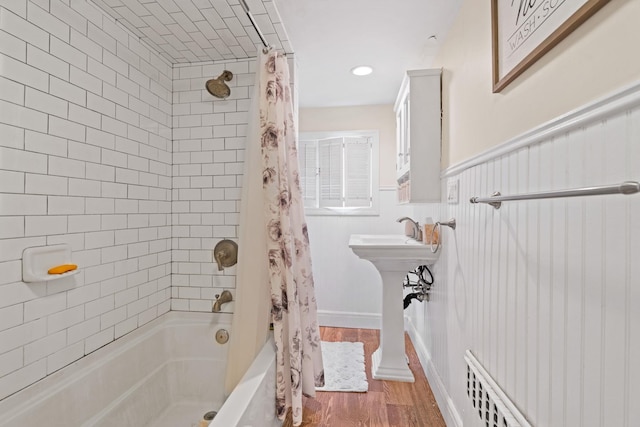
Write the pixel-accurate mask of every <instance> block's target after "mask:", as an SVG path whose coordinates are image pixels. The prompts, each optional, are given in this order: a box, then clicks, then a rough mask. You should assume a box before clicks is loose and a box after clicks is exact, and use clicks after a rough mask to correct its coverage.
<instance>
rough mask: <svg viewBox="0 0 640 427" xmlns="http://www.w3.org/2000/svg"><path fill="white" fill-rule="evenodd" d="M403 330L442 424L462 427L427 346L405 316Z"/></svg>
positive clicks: (449, 426) (450, 426)
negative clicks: (426, 382)
mask: <svg viewBox="0 0 640 427" xmlns="http://www.w3.org/2000/svg"><path fill="white" fill-rule="evenodd" d="M405 329H406V331H407V333H408V334H409V338H411V342H412V343H413V347H414V348H415V349H416V353H417V354H418V358H419V359H420V364H421V365H422V370H423V371H424V374H425V375H426V376H427V380H428V381H429V385H430V386H431V390H432V391H433V395H434V396H435V398H436V402H437V403H438V407H439V408H440V412H441V413H442V417H443V418H444V422H445V423H446V424H447V426H448V427H463V423H462V418H461V417H460V414H458V410H457V409H456V406H455V404H454V403H453V399H451V397H450V396H449V394H448V393H447V389H446V388H445V386H444V383H443V382H442V380H441V379H440V375H438V372H437V371H436V367H435V366H434V365H433V362H432V360H431V355H430V354H429V350H427V346H426V345H425V344H424V341H423V340H422V337H420V334H419V333H418V331H417V330H416V328H415V326H414V325H413V323H412V322H411V319H410V318H407V317H406V316H405Z"/></svg>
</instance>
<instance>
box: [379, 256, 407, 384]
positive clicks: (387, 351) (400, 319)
mask: <svg viewBox="0 0 640 427" xmlns="http://www.w3.org/2000/svg"><path fill="white" fill-rule="evenodd" d="M381 264H382V265H381ZM398 264H403V263H398ZM374 265H375V266H376V268H377V269H378V271H379V272H380V276H381V277H382V327H381V328H380V347H378V349H377V350H376V351H375V352H374V353H373V355H372V356H371V362H372V363H371V367H372V368H371V376H372V377H373V378H374V379H376V380H392V381H404V382H410V383H412V382H414V381H415V379H414V377H413V373H412V372H411V369H409V366H408V365H407V356H406V354H405V351H404V345H405V343H404V307H403V304H402V298H403V292H402V289H403V288H402V281H403V280H404V277H405V276H406V274H407V272H408V271H409V270H408V269H404V268H402V267H403V266H402V265H397V264H396V265H395V266H391V265H389V264H388V263H380V262H374ZM394 267H395V268H394Z"/></svg>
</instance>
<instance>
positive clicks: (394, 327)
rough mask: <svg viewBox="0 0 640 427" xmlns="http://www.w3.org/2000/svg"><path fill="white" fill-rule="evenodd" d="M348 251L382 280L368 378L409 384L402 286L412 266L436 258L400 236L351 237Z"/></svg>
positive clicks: (436, 257) (421, 247) (423, 247)
mask: <svg viewBox="0 0 640 427" xmlns="http://www.w3.org/2000/svg"><path fill="white" fill-rule="evenodd" d="M349 247H350V248H351V250H352V251H353V253H354V254H356V255H357V256H358V257H359V258H361V259H364V260H367V261H369V262H370V263H372V264H373V266H374V267H375V268H376V269H377V270H378V273H380V277H382V325H381V328H380V347H378V349H377V350H376V351H375V352H374V353H373V355H372V356H371V362H372V363H371V368H372V369H371V374H372V376H373V378H374V379H376V380H392V381H404V382H411V383H412V382H414V381H415V379H414V378H413V373H412V372H411V369H409V366H408V365H407V356H406V355H405V352H404V307H403V304H402V302H403V301H402V294H403V292H402V290H403V288H402V282H403V280H404V277H405V276H406V275H407V273H408V272H409V271H411V270H413V269H414V268H416V266H418V265H422V264H426V265H433V263H434V262H436V260H437V259H438V254H437V253H433V252H431V250H430V249H429V246H427V245H423V244H422V243H421V242H417V241H415V240H413V239H410V238H408V237H407V236H405V235H404V234H400V235H398V234H380V235H375V234H352V235H351V237H350V238H349Z"/></svg>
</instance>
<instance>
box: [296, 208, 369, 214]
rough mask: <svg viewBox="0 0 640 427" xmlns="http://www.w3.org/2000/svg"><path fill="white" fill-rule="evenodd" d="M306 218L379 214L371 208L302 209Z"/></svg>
mask: <svg viewBox="0 0 640 427" xmlns="http://www.w3.org/2000/svg"><path fill="white" fill-rule="evenodd" d="M304 213H305V215H307V216H379V215H380V212H379V210H378V209H377V208H376V207H373V208H304Z"/></svg>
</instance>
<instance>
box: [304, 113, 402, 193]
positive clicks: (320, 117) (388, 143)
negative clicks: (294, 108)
mask: <svg viewBox="0 0 640 427" xmlns="http://www.w3.org/2000/svg"><path fill="white" fill-rule="evenodd" d="M298 127H299V131H300V132H323V131H340V130H378V131H379V132H380V187H394V188H395V187H396V178H395V165H396V163H395V158H396V119H395V114H394V113H393V105H390V104H389V105H363V106H354V107H327V108H301V109H300V111H299V124H298ZM389 159H392V160H393V161H389Z"/></svg>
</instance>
